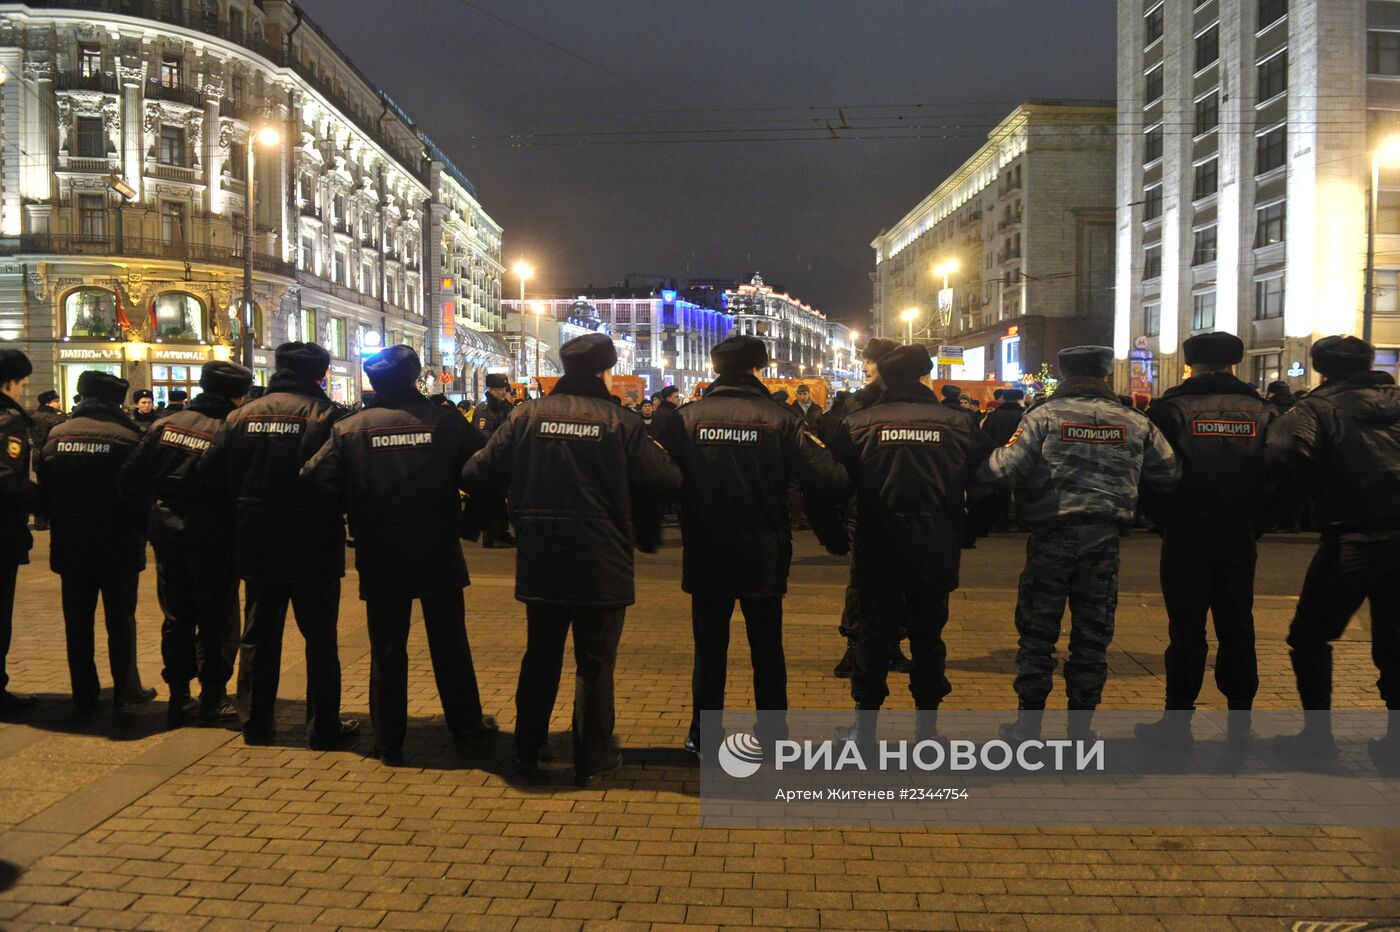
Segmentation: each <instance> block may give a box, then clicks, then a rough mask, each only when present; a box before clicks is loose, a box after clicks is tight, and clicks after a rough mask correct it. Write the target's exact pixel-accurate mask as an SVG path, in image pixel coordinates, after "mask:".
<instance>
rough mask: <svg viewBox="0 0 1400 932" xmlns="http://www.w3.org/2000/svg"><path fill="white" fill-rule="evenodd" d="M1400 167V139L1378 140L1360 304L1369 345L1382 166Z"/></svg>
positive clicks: (1368, 202) (1373, 158)
mask: <svg viewBox="0 0 1400 932" xmlns="http://www.w3.org/2000/svg"><path fill="white" fill-rule="evenodd" d="M1382 165H1384V166H1385V167H1386V168H1397V167H1400V135H1395V136H1387V137H1385V138H1384V139H1382V140H1381V143H1380V145H1378V146H1377V147H1376V151H1375V152H1374V153H1372V155H1371V190H1370V191H1369V192H1367V195H1368V196H1367V198H1366V293H1365V294H1364V295H1363V296H1362V301H1361V339H1363V340H1365V341H1366V342H1367V343H1370V342H1371V318H1372V317H1374V316H1375V313H1376V220H1377V214H1378V213H1379V212H1380V198H1381V191H1380V188H1381V166H1382Z"/></svg>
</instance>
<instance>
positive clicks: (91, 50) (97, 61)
mask: <svg viewBox="0 0 1400 932" xmlns="http://www.w3.org/2000/svg"><path fill="white" fill-rule="evenodd" d="M101 73H102V46H100V45H88V44H87V43H84V44H82V45H80V46H78V74H80V75H82V76H83V77H85V78H92V77H96V76H97V75H100V74H101Z"/></svg>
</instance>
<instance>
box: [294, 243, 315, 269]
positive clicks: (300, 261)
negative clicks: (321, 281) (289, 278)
mask: <svg viewBox="0 0 1400 932" xmlns="http://www.w3.org/2000/svg"><path fill="white" fill-rule="evenodd" d="M297 268H299V269H301V270H302V271H303V272H314V271H315V270H316V241H315V240H313V239H312V238H311V237H309V236H303V237H302V238H301V247H300V248H299V249H298V250H297Z"/></svg>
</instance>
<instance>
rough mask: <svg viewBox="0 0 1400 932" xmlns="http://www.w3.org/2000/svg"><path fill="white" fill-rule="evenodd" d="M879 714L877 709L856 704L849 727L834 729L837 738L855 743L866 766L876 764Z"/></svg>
mask: <svg viewBox="0 0 1400 932" xmlns="http://www.w3.org/2000/svg"><path fill="white" fill-rule="evenodd" d="M879 715H880V710H879V709H862V708H861V707H860V706H856V717H855V721H853V722H852V723H851V725H850V727H849V728H837V729H836V737H837V738H838V739H839V740H842V741H849V742H851V743H853V744H855V746H856V748H857V749H858V750H859V751H860V756H861V759H862V760H863V761H865V766H866V767H867V768H871V767H873V766H875V764H876V760H875V748H876V746H877V745H876V742H877V741H878V737H877V732H878V730H879V727H878V720H879Z"/></svg>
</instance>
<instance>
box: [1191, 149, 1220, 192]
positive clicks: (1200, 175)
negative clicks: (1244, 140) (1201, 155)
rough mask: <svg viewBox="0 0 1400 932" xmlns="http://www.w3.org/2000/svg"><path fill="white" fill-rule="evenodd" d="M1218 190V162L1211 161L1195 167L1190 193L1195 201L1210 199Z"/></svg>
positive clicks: (1216, 160) (1215, 160)
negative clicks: (1204, 198)
mask: <svg viewBox="0 0 1400 932" xmlns="http://www.w3.org/2000/svg"><path fill="white" fill-rule="evenodd" d="M1219 189H1220V161H1219V160H1218V159H1211V160H1210V161H1209V162H1202V163H1201V164H1199V165H1197V166H1196V170H1195V177H1194V178H1193V179H1192V184H1191V192H1192V196H1193V197H1194V198H1195V199H1196V200H1198V201H1199V200H1200V199H1201V198H1203V197H1210V196H1211V195H1212V194H1214V193H1215V192H1216V191H1218V190H1219Z"/></svg>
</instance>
